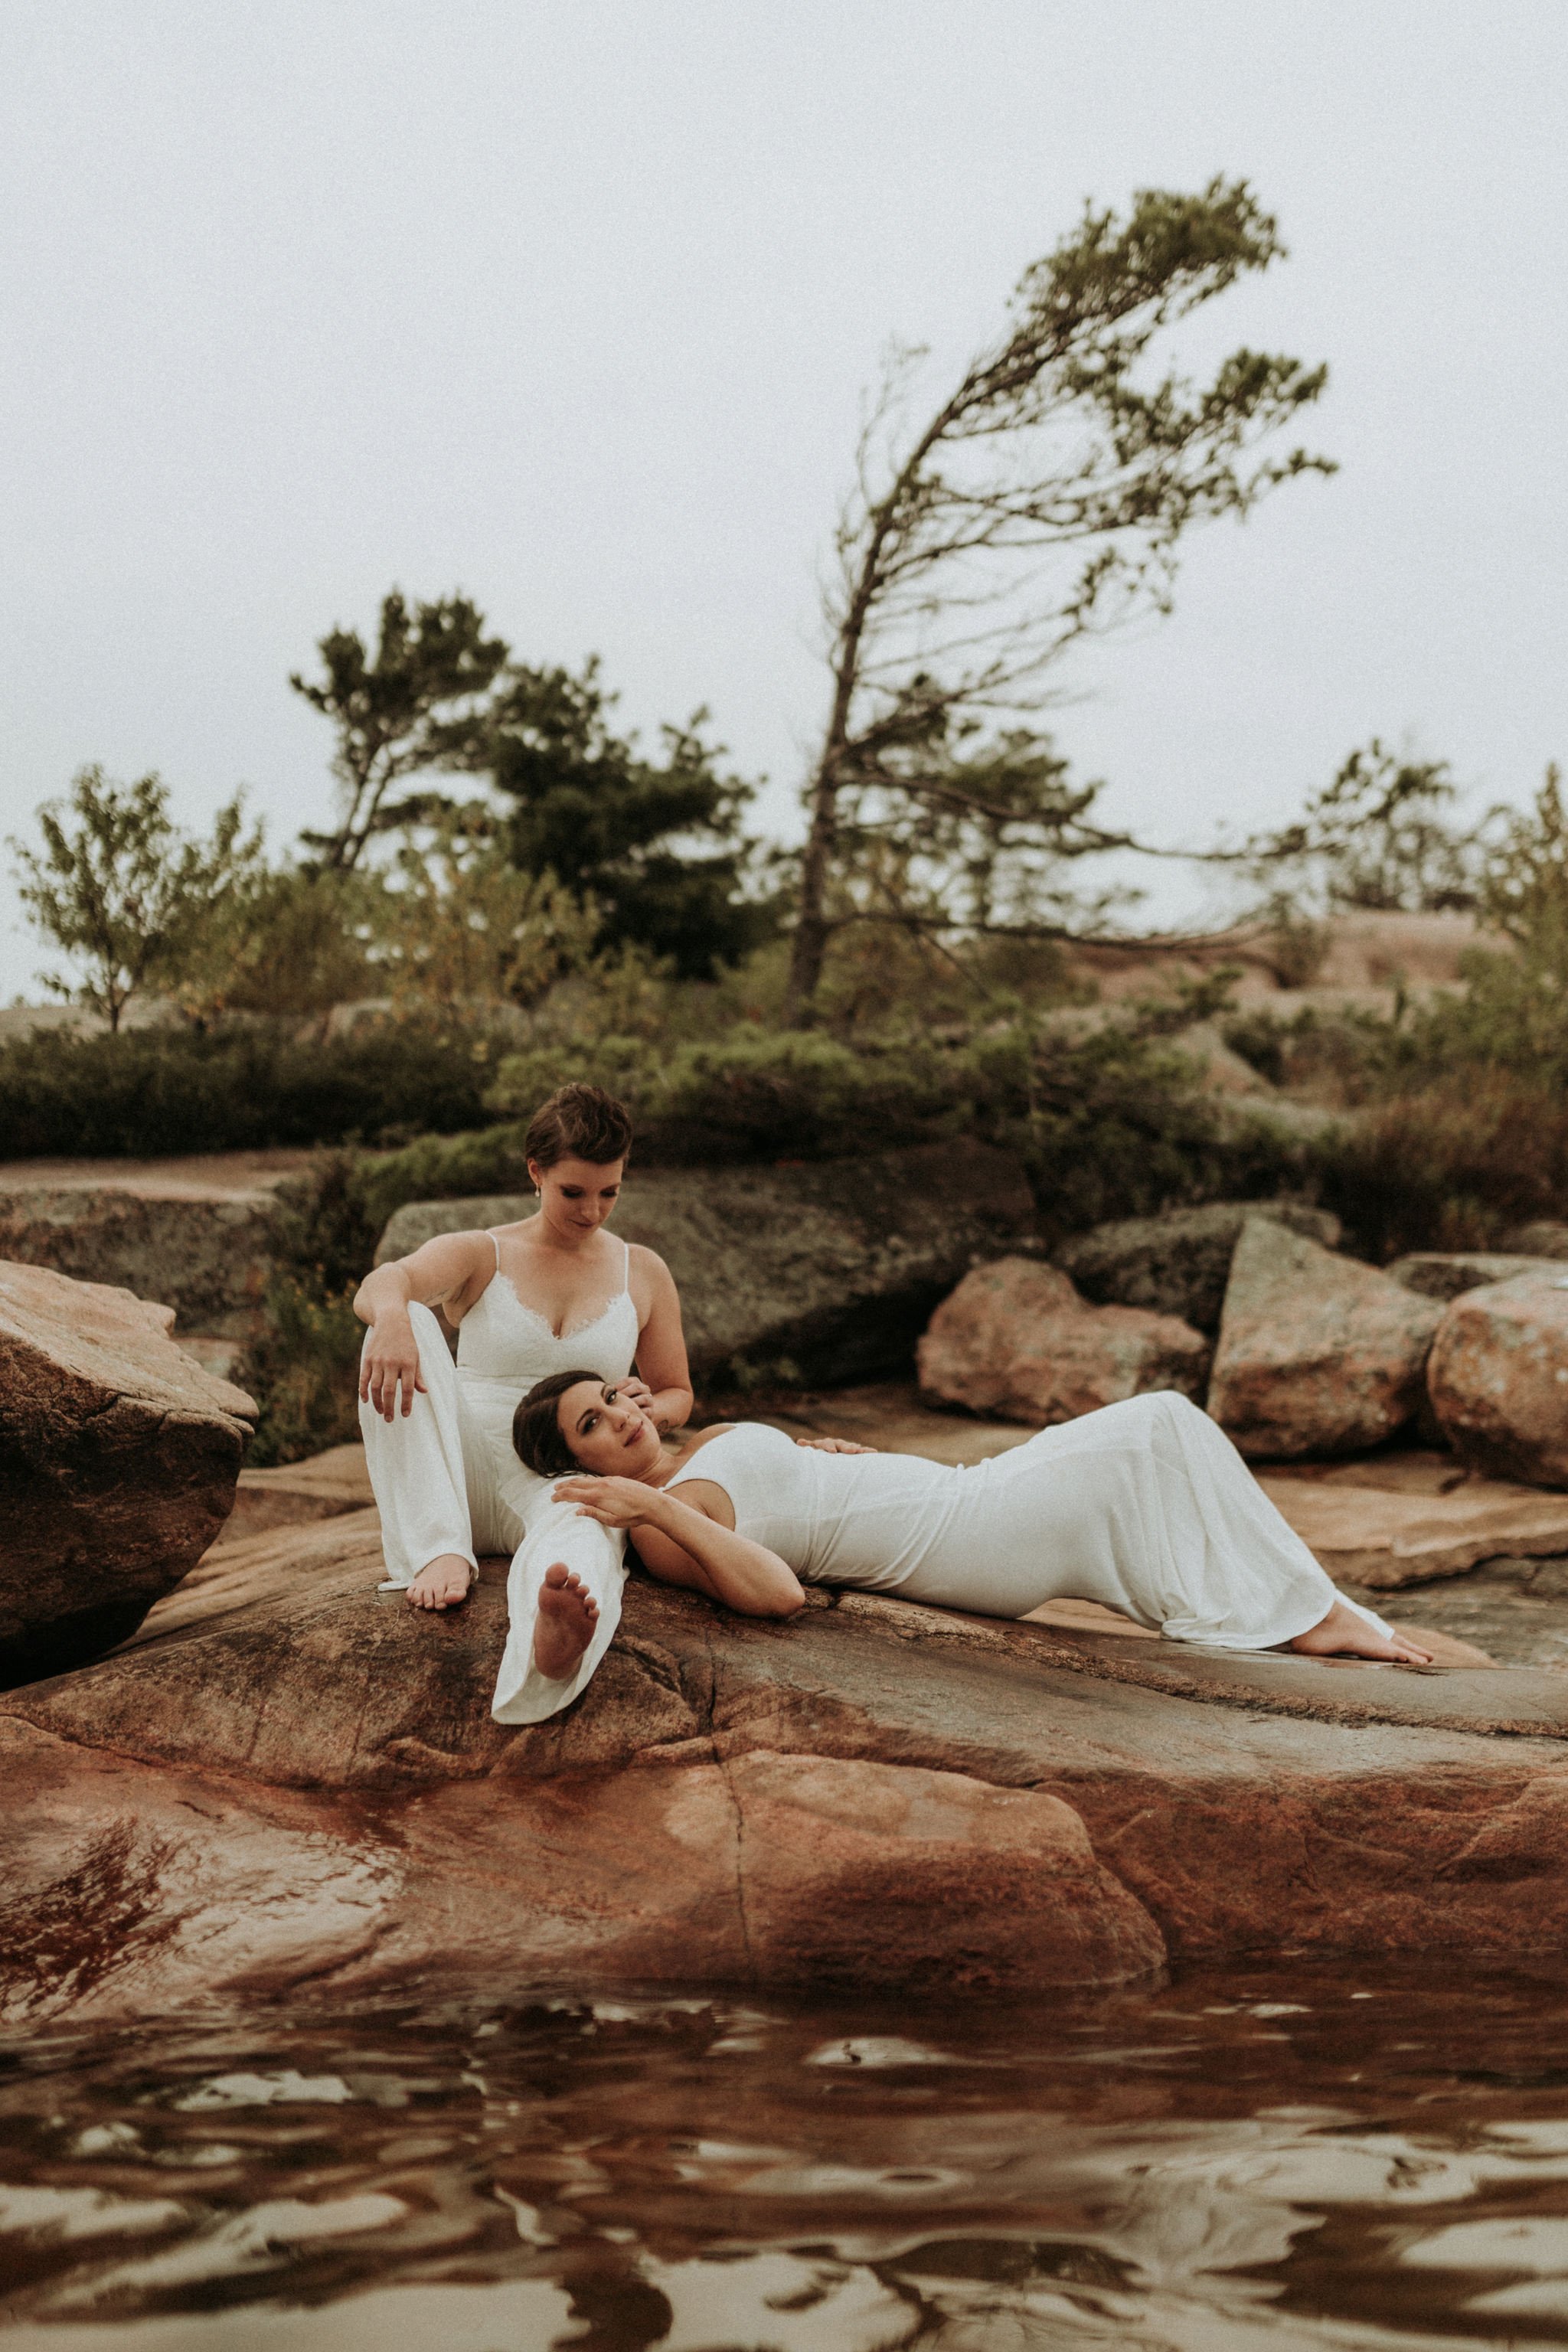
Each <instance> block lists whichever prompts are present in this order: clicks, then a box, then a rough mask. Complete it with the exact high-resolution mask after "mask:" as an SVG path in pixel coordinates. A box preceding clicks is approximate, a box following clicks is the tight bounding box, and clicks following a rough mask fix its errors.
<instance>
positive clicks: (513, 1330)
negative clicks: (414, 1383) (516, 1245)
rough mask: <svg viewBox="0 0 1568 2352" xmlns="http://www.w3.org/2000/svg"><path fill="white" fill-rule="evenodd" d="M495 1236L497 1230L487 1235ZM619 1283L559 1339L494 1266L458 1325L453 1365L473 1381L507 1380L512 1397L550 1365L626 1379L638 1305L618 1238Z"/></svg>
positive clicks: (628, 1261)
mask: <svg viewBox="0 0 1568 2352" xmlns="http://www.w3.org/2000/svg"><path fill="white" fill-rule="evenodd" d="M490 1239H491V1241H492V1242H494V1241H495V1235H494V1234H491V1235H490ZM621 1251H622V1265H621V1287H620V1289H619V1290H618V1291H617V1292H616V1296H615V1297H613V1298H611V1299H609V1300H608V1301H607V1302H606V1303H605V1306H604V1307H601V1308H600V1310H599V1312H598V1314H597V1315H595V1316H594V1317H592V1318H590V1319H589V1321H587V1322H586V1323H579V1324H576V1325H574V1327H573V1328H571V1329H570V1330H567V1331H563V1333H562V1334H561V1336H560V1338H559V1339H557V1337H556V1335H555V1333H554V1332H553V1331H552V1329H551V1328H550V1325H549V1323H548V1322H547V1321H546V1320H545V1318H544V1317H543V1316H542V1315H541V1314H540V1312H539V1310H538V1309H537V1307H530V1306H528V1305H527V1304H526V1302H525V1301H524V1300H522V1299H521V1298H520V1297H518V1295H517V1292H516V1290H515V1289H514V1288H513V1286H512V1285H511V1283H510V1281H509V1280H508V1278H507V1276H505V1275H504V1274H503V1273H502V1272H501V1270H500V1243H499V1242H497V1243H496V1270H495V1272H494V1274H493V1275H492V1276H490V1279H489V1283H488V1284H487V1285H486V1286H485V1288H484V1289H483V1290H482V1291H481V1292H480V1293H479V1297H478V1298H477V1299H476V1300H475V1302H474V1304H473V1305H472V1307H469V1309H468V1313H467V1314H466V1315H465V1316H464V1318H463V1319H462V1321H461V1322H460V1323H459V1324H458V1371H459V1372H460V1373H462V1374H464V1375H465V1376H466V1377H467V1378H468V1379H471V1380H476V1381H502V1382H504V1383H505V1385H506V1387H507V1389H508V1390H509V1391H510V1393H511V1396H512V1399H513V1401H514V1402H515V1400H516V1399H517V1398H518V1397H521V1396H522V1395H523V1394H525V1393H526V1391H528V1390H529V1389H531V1387H532V1386H533V1384H534V1382H535V1381H542V1380H546V1379H548V1378H549V1376H550V1374H551V1373H552V1372H574V1371H584V1372H593V1373H595V1374H596V1375H597V1377H598V1378H599V1379H600V1380H602V1381H620V1380H625V1378H626V1374H627V1373H628V1372H629V1371H630V1370H631V1368H632V1359H633V1358H634V1357H635V1355H636V1354H637V1304H636V1301H635V1300H634V1299H633V1297H632V1294H631V1264H632V1254H631V1251H630V1250H629V1249H628V1248H627V1247H626V1244H625V1242H623V1243H622V1244H621Z"/></svg>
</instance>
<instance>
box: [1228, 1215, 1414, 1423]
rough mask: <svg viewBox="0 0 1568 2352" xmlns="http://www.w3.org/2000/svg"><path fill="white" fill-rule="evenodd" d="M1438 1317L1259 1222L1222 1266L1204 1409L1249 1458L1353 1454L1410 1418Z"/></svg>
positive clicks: (1373, 1274) (1359, 1268)
mask: <svg viewBox="0 0 1568 2352" xmlns="http://www.w3.org/2000/svg"><path fill="white" fill-rule="evenodd" d="M1442 1318H1443V1309H1442V1307H1440V1306H1439V1305H1438V1303H1437V1301H1436V1299H1432V1298H1423V1297H1420V1296H1418V1295H1417V1294H1416V1293H1415V1292H1414V1291H1410V1290H1406V1289H1405V1287H1404V1286H1403V1285H1402V1284H1400V1283H1397V1282H1391V1281H1390V1279H1389V1277H1388V1276H1386V1275H1384V1274H1379V1273H1378V1272H1377V1271H1376V1269H1375V1268H1374V1267H1373V1266H1370V1265H1359V1264H1358V1263H1357V1262H1356V1260H1355V1259H1353V1258H1346V1257H1338V1256H1336V1255H1334V1253H1333V1251H1332V1250H1326V1249H1321V1248H1320V1247H1319V1246H1318V1244H1317V1243H1316V1242H1310V1241H1308V1240H1307V1239H1306V1238H1305V1237H1304V1236H1303V1235H1301V1234H1292V1233H1289V1232H1288V1231H1287V1230H1286V1229H1285V1227H1284V1226H1282V1225H1278V1224H1270V1223H1267V1222H1266V1221H1265V1220H1264V1219H1263V1218H1261V1217H1252V1218H1249V1219H1248V1220H1247V1224H1246V1225H1245V1226H1244V1227H1243V1229H1242V1234H1241V1238H1240V1240H1239V1241H1238V1242H1237V1245H1236V1255H1235V1256H1234V1257H1233V1258H1232V1260H1231V1268H1230V1281H1229V1283H1228V1285H1227V1286H1226V1295H1225V1313H1224V1316H1223V1317H1222V1318H1221V1321H1220V1328H1219V1345H1218V1346H1217V1348H1216V1349H1215V1360H1214V1378H1213V1380H1212V1381H1211V1382H1210V1384H1209V1400H1208V1409H1209V1411H1210V1412H1211V1413H1212V1414H1213V1415H1214V1417H1215V1420H1216V1421H1217V1422H1218V1423H1219V1425H1220V1427H1221V1428H1222V1429H1223V1430H1224V1431H1225V1433H1226V1435H1227V1436H1228V1437H1229V1438H1231V1439H1232V1440H1233V1441H1234V1443H1235V1444H1237V1446H1238V1447H1239V1448H1240V1450H1241V1452H1242V1453H1243V1454H1247V1456H1248V1457H1249V1458H1251V1459H1253V1460H1281V1459H1289V1457H1291V1456H1294V1455H1300V1454H1359V1453H1363V1452H1365V1451H1366V1449H1367V1448H1368V1447H1370V1446H1373V1445H1377V1444H1381V1443H1382V1442H1383V1440H1384V1438H1387V1437H1392V1436H1393V1435H1394V1432H1395V1431H1396V1430H1399V1429H1403V1428H1404V1426H1405V1423H1406V1422H1408V1421H1410V1420H1412V1419H1413V1418H1414V1416H1415V1413H1416V1412H1417V1411H1418V1410H1419V1409H1420V1406H1421V1402H1422V1398H1423V1395H1424V1389H1423V1377H1424V1374H1425V1370H1426V1356H1427V1351H1428V1349H1430V1347H1431V1345H1432V1339H1433V1334H1434V1333H1435V1332H1436V1328H1437V1326H1438V1324H1439V1323H1440V1322H1441V1320H1442Z"/></svg>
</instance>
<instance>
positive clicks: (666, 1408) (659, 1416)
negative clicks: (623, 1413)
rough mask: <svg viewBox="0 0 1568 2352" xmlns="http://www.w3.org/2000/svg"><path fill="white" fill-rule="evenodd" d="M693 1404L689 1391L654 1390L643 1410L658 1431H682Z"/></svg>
mask: <svg viewBox="0 0 1568 2352" xmlns="http://www.w3.org/2000/svg"><path fill="white" fill-rule="evenodd" d="M694 1402H695V1400H694V1398H693V1396H692V1393H691V1391H690V1390H689V1389H681V1388H674V1389H655V1391H653V1394H652V1396H651V1397H650V1398H649V1400H648V1402H647V1406H646V1408H645V1410H646V1411H647V1413H648V1414H649V1416H650V1417H651V1419H653V1420H654V1421H656V1422H657V1423H658V1426H659V1428H660V1429H664V1430H670V1429H684V1428H685V1427H686V1424H687V1423H688V1422H689V1420H690V1418H691V1408H692V1404H693V1403H694Z"/></svg>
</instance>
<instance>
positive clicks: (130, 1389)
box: [0, 1263, 256, 1682]
mask: <svg viewBox="0 0 1568 2352" xmlns="http://www.w3.org/2000/svg"><path fill="white" fill-rule="evenodd" d="M173 1321H174V1314H173V1311H172V1309H170V1308H169V1307H153V1306H149V1305H147V1304H146V1303H145V1302H144V1301H143V1300H142V1299H140V1298H133V1297H132V1295H131V1293H130V1292H129V1291H126V1290H115V1289H110V1288H108V1287H107V1286H104V1285H102V1284H100V1283H87V1282H72V1281H70V1280H69V1279H68V1277H67V1276H64V1275H59V1274H52V1273H49V1272H47V1270H46V1269H44V1268H43V1267H39V1266H26V1265H9V1264H5V1263H0V1491H3V1493H4V1496H5V1541H4V1545H3V1546H0V1681H5V1682H18V1681H21V1680H23V1679H24V1678H26V1677H28V1676H31V1675H43V1674H47V1673H51V1672H54V1671H57V1670H58V1669H59V1668H61V1667H64V1666H68V1665H72V1664H77V1663H79V1661H80V1660H82V1659H86V1658H90V1657H93V1656H95V1655H96V1654H98V1653H99V1652H100V1651H102V1650H105V1649H107V1648H108V1647H109V1646H110V1643H114V1642H118V1641H121V1640H123V1639H124V1637H125V1635H126V1634H128V1633H131V1632H132V1629H133V1628H134V1627H135V1626H136V1625H138V1624H139V1623H140V1622H141V1621H142V1617H143V1616H145V1614H146V1612H147V1611H148V1609H149V1608H150V1607H151V1606H152V1604H153V1601H156V1600H157V1598H158V1596H159V1595H160V1593H163V1592H167V1591H169V1589H170V1588H171V1586H173V1585H174V1584H177V1583H178V1582H179V1580H180V1579H181V1578H182V1577H183V1576H184V1573H185V1571H186V1570H187V1569H189V1568H190V1567H191V1566H192V1565H193V1563H194V1562H195V1560H196V1559H199V1557H200V1556H201V1554H202V1553H203V1552H204V1551H205V1549H206V1548H207V1546H208V1545H209V1544H210V1543H211V1542H212V1540H213V1538H214V1537H215V1536H216V1533H217V1531H218V1529H219V1528H221V1527H222V1525H223V1523H224V1520H225V1519H226V1517H227V1516H228V1513H229V1510H230V1508H231V1507H232V1506H233V1502H234V1494H235V1482H236V1480H237V1477H238V1475H239V1465H240V1456H241V1454H242V1452H243V1450H244V1445H245V1441H246V1438H247V1434H248V1429H247V1421H248V1419H249V1418H250V1417H252V1416H254V1413H255V1411H256V1407H255V1406H254V1404H253V1403H252V1402H251V1400H250V1399H249V1398H248V1397H247V1395H245V1393H244V1392H243V1391H242V1390H239V1389H237V1388H233V1387H231V1386H230V1385H229V1383H228V1382H227V1381H219V1380H215V1379H214V1378H213V1377H212V1375H211V1374H210V1373H208V1372H205V1371H204V1370H202V1369H201V1367H200V1366H199V1365H198V1364H196V1363H195V1361H194V1360H192V1359H191V1358H190V1357H189V1356H187V1355H185V1354H184V1351H183V1350H182V1349H179V1348H177V1347H176V1346H175V1345H174V1341H173V1340H172V1339H170V1338H169V1336H168V1335H169V1327H170V1325H171V1324H172V1323H173Z"/></svg>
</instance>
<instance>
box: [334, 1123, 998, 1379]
mask: <svg viewBox="0 0 1568 2352" xmlns="http://www.w3.org/2000/svg"><path fill="white" fill-rule="evenodd" d="M534 1205H535V1204H534V1202H533V1201H532V1200H531V1198H525V1197H521V1196H512V1195H510V1194H500V1195H492V1196H488V1197H485V1198H480V1199H474V1200H467V1201H415V1202H408V1203H407V1204H406V1205H405V1207H403V1208H401V1209H399V1210H398V1211H397V1212H396V1213H395V1215H394V1216H393V1217H392V1218H391V1219H390V1220H389V1222H388V1223H387V1227H386V1230H385V1232H384V1234H383V1235H382V1239H381V1244H380V1247H379V1249H378V1251H377V1253H376V1255H377V1260H378V1263H379V1262H384V1260H385V1259H387V1258H389V1257H402V1256H405V1255H407V1253H408V1252H409V1251H411V1250H414V1249H416V1248H417V1247H418V1246H419V1244H421V1243H422V1242H426V1241H428V1240H429V1239H430V1238H431V1237H432V1236H433V1235H434V1234H448V1233H459V1232H463V1231H465V1230H467V1229H468V1228H470V1227H474V1226H486V1225H495V1224H505V1223H510V1222H511V1221H513V1220H514V1219H517V1218H521V1217H526V1216H531V1214H532V1213H533V1209H534ZM1034 1229H1035V1206H1034V1200H1033V1196H1032V1195H1031V1193H1030V1192H1029V1188H1028V1184H1027V1182H1026V1179H1025V1176H1024V1171H1023V1168H1022V1166H1021V1164H1020V1162H1019V1161H1018V1160H1016V1159H1015V1158H1014V1156H1013V1155H1012V1154H1011V1153H1010V1152H1005V1151H996V1150H991V1149H990V1147H989V1146H987V1145H985V1144H982V1143H973V1142H969V1141H964V1140H955V1141H953V1142H952V1143H944V1144H929V1145H927V1144H921V1145H918V1146H915V1147H913V1148H911V1149H910V1150H900V1151H887V1152H879V1153H874V1154H869V1155H868V1156H867V1157H866V1158H865V1159H863V1160H837V1161H824V1162H816V1163H813V1164H811V1165H803V1166H800V1167H777V1168H719V1169H680V1168H669V1169H662V1168H661V1169H651V1170H648V1171H637V1170H636V1169H635V1168H634V1170H633V1172H632V1174H631V1175H630V1176H629V1177H628V1179H627V1181H626V1189H625V1192H624V1193H623V1195H622V1200H621V1205H620V1207H619V1209H618V1210H617V1213H616V1223H615V1227H614V1230H615V1232H616V1234H619V1235H620V1236H621V1238H622V1239H623V1240H625V1241H627V1242H633V1243H641V1244H645V1245H646V1246H647V1247H648V1248H650V1249H656V1250H657V1251H658V1254H659V1255H660V1256H661V1257H662V1258H664V1260H665V1261H666V1263H667V1264H668V1266H669V1269H670V1272H671V1273H672V1274H673V1275H674V1276H675V1279H676V1283H677V1285H678V1286H679V1291H680V1297H681V1304H682V1307H683V1309H684V1313H685V1320H686V1335H687V1339H688V1342H689V1347H690V1351H691V1364H692V1370H693V1371H694V1373H695V1374H696V1376H697V1378H698V1379H699V1380H700V1381H701V1380H708V1381H712V1380H715V1379H723V1378H731V1377H735V1376H736V1375H737V1374H740V1375H752V1374H755V1373H757V1372H761V1373H763V1374H764V1375H765V1374H767V1373H769V1372H770V1371H774V1370H776V1369H777V1368H778V1367H780V1366H781V1365H784V1364H786V1363H787V1365H788V1366H789V1367H790V1368H791V1370H792V1376H793V1375H799V1374H804V1375H805V1377H806V1378H808V1379H810V1380H817V1381H825V1382H826V1381H834V1382H837V1381H853V1380H864V1379H868V1378H870V1377H871V1376H873V1375H874V1374H876V1373H878V1372H879V1371H882V1370H887V1369H889V1368H901V1367H902V1365H903V1364H905V1363H906V1362H907V1361H908V1360H909V1356H910V1350H911V1349H912V1348H913V1346H914V1342H915V1339H916V1337H917V1335H918V1334H919V1332H920V1331H921V1329H923V1328H924V1326H925V1323H926V1321H927V1318H929V1316H930V1315H931V1309H932V1308H933V1307H935V1306H936V1305H937V1303H938V1301H939V1300H940V1299H941V1298H942V1297H944V1296H945V1295H946V1293H947V1292H948V1291H950V1290H951V1289H952V1286H953V1285H954V1283H956V1282H957V1281H959V1280H960V1279H961V1277H962V1276H963V1275H964V1274H966V1273H967V1272H968V1270H969V1268H970V1266H971V1265H973V1264H974V1263H975V1262H976V1260H977V1259H980V1258H992V1257H995V1256H997V1255H999V1254H1000V1252H1001V1251H1003V1250H1005V1249H1006V1248H1007V1247H1009V1246H1010V1245H1016V1244H1017V1243H1019V1242H1020V1241H1026V1240H1028V1239H1029V1238H1030V1237H1032V1235H1033V1234H1034Z"/></svg>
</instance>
